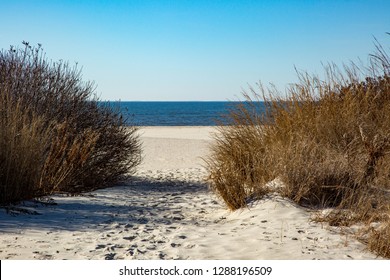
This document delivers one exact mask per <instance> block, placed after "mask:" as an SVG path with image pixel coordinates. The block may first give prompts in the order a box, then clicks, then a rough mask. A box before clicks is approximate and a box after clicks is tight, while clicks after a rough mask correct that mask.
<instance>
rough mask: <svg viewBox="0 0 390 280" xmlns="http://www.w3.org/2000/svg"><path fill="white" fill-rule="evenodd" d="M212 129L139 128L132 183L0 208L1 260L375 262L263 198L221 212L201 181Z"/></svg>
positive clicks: (357, 246) (354, 244)
mask: <svg viewBox="0 0 390 280" xmlns="http://www.w3.org/2000/svg"><path fill="white" fill-rule="evenodd" d="M213 131H214V128H211V127H146V128H143V129H142V131H141V134H142V136H141V139H142V141H143V143H144V145H143V149H144V154H145V157H144V162H143V164H142V165H141V166H140V169H139V171H138V172H137V174H136V176H137V177H136V178H135V180H134V181H133V182H132V183H129V184H128V185H126V186H118V187H114V188H110V189H104V190H98V191H95V192H92V193H89V194H86V195H85V196H79V197H66V196H54V197H53V198H54V199H55V202H56V203H57V205H51V206H44V205H41V204H37V203H34V202H26V203H25V204H24V208H25V209H28V210H30V211H35V212H36V213H37V214H39V215H31V214H16V213H14V214H15V215H11V214H12V213H8V214H7V213H6V211H5V209H0V259H375V258H376V256H375V255H373V254H371V253H369V252H367V251H365V247H364V245H363V244H361V243H359V242H358V241H356V240H355V239H354V238H353V237H351V236H348V235H340V234H338V233H337V232H338V230H337V229H333V228H330V227H328V226H326V225H322V224H318V223H313V222H311V221H310V216H311V214H312V213H310V212H309V211H308V210H306V209H303V208H300V207H298V206H296V205H294V204H293V203H291V202H290V201H288V200H285V199H282V198H280V197H278V196H276V195H271V196H269V197H268V198H267V199H263V200H261V201H259V202H257V203H256V204H254V205H251V206H250V207H248V208H247V209H243V210H239V211H236V212H229V211H228V210H227V209H226V208H225V206H224V205H223V204H222V203H221V202H220V201H219V200H218V199H217V198H216V197H215V196H214V195H213V194H212V193H211V192H210V191H209V190H208V188H207V186H206V185H205V184H204V179H205V176H206V172H205V169H204V167H203V166H202V164H203V161H202V160H201V157H204V156H206V155H207V153H208V145H209V144H210V143H211V138H210V132H213Z"/></svg>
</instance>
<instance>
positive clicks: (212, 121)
mask: <svg viewBox="0 0 390 280" xmlns="http://www.w3.org/2000/svg"><path fill="white" fill-rule="evenodd" d="M238 103H240V102H229V101H121V102H118V101H115V102H114V101H110V102H102V104H106V105H107V104H108V105H109V106H112V107H113V108H115V109H118V110H120V112H121V113H122V115H123V116H124V118H125V119H126V120H127V122H128V124H129V125H137V126H216V125H219V124H220V122H221V121H222V120H223V118H222V116H224V115H226V114H228V112H229V110H231V109H233V108H234V107H235V106H237V105H238ZM257 105H258V106H257V107H258V108H260V110H264V109H265V107H264V104H263V103H262V102H259V103H258V104H257ZM224 124H227V123H224Z"/></svg>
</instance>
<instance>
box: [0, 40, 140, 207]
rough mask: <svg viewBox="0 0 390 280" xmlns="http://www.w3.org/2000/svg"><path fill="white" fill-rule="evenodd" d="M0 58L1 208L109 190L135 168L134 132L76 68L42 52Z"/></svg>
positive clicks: (136, 147) (27, 51)
mask: <svg viewBox="0 0 390 280" xmlns="http://www.w3.org/2000/svg"><path fill="white" fill-rule="evenodd" d="M24 45H25V46H24V48H21V49H20V48H14V47H11V48H10V49H9V50H7V51H4V50H2V51H1V52H0V204H6V203H12V202H16V201H19V200H22V199H29V198H34V197H37V196H43V195H47V194H51V193H53V192H69V193H79V192H84V191H88V190H93V189H97V188H102V187H107V186H112V185H114V184H116V183H118V182H120V181H121V180H123V179H124V178H125V177H126V176H127V175H128V174H131V173H132V172H133V171H134V168H135V167H136V166H137V165H138V164H139V163H140V153H141V148H140V143H139V139H138V136H137V133H136V132H137V127H135V126H126V125H125V121H126V120H124V119H123V117H122V115H121V114H120V112H119V111H115V110H114V109H112V108H110V107H108V106H103V105H102V104H101V103H99V102H98V99H97V98H96V96H95V93H94V92H95V86H94V84H93V83H91V82H83V81H82V76H81V71H80V70H79V69H78V68H77V65H76V66H74V67H70V66H69V65H68V64H67V63H65V62H62V61H59V62H52V61H49V60H47V58H46V57H45V55H44V54H43V51H42V48H41V47H40V46H38V47H31V46H30V45H29V44H28V43H26V42H24Z"/></svg>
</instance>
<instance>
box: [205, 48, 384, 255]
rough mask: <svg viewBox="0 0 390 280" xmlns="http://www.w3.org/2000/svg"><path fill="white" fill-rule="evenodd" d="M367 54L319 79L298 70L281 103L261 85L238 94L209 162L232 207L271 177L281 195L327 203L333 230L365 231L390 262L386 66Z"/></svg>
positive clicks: (380, 55) (380, 57)
mask: <svg viewBox="0 0 390 280" xmlns="http://www.w3.org/2000/svg"><path fill="white" fill-rule="evenodd" d="M371 58H372V61H371V65H370V67H361V68H358V67H357V66H356V65H352V66H351V67H348V68H345V69H344V70H345V71H341V70H339V69H338V68H337V67H336V66H334V65H331V66H329V67H327V68H326V73H327V78H326V79H325V80H320V79H319V78H317V77H313V76H310V75H308V74H306V73H303V74H299V78H300V82H299V83H298V84H295V85H292V86H290V87H289V88H288V89H287V97H286V98H282V97H280V96H281V94H280V92H277V90H275V89H271V90H264V88H263V87H260V92H257V91H255V90H253V89H251V93H249V94H248V93H244V96H245V97H246V100H247V103H244V105H240V107H238V108H236V110H233V111H232V112H231V113H230V114H229V116H228V119H229V121H230V124H231V125H230V126H221V127H220V128H219V132H220V133H219V135H218V136H216V139H215V140H216V142H215V145H214V146H213V148H212V154H211V156H210V158H209V159H208V160H207V166H208V170H209V174H210V182H211V187H212V189H213V190H215V192H216V193H217V194H218V195H220V196H221V197H222V198H223V200H224V201H225V202H226V204H227V205H228V207H229V208H230V209H232V210H235V209H238V208H240V207H243V206H245V205H246V202H247V200H248V198H250V197H252V196H254V195H255V196H259V195H263V194H265V193H267V192H269V191H271V190H269V188H268V187H267V182H269V181H270V180H273V179H275V178H279V179H281V180H282V181H283V183H284V185H285V186H284V187H283V188H282V189H279V190H278V192H279V193H280V194H281V195H283V196H286V197H289V198H291V199H292V200H294V201H295V202H297V203H299V204H301V205H305V206H309V207H315V208H324V207H332V208H333V209H334V211H332V212H330V214H328V215H327V216H326V217H323V219H325V220H326V221H328V222H330V223H331V224H332V225H338V226H341V225H350V224H352V223H357V222H359V223H363V224H365V225H367V228H369V229H370V230H369V232H368V231H367V232H366V233H365V234H362V235H361V237H362V236H365V238H364V239H365V240H366V241H367V242H368V244H369V248H371V249H372V250H374V251H375V252H377V253H378V254H380V255H382V256H389V254H390V246H389V240H390V234H389V233H390V230H389V225H390V223H389V218H388V213H389V205H390V71H389V70H390V60H389V57H388V56H387V54H386V53H385V52H384V51H383V48H381V47H380V46H378V47H377V53H376V54H374V55H373V56H371ZM361 77H363V78H361ZM261 99H263V100H264V102H265V105H266V112H265V113H264V112H261V111H260V110H259V109H258V108H257V106H260V103H259V102H258V101H260V100H261ZM248 104H249V105H248ZM378 222H379V223H380V224H381V227H377V228H376V227H372V225H373V224H375V223H378Z"/></svg>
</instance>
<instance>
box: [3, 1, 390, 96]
mask: <svg viewBox="0 0 390 280" xmlns="http://www.w3.org/2000/svg"><path fill="white" fill-rule="evenodd" d="M389 15H390V1H389V0H383V1H379V0H371V1H370V0H367V1H359V0H356V1H345V0H344V1H343V0H337V1H331V0H329V1H325V0H324V1H314V0H313V1H303V0H302V1H282V0H280V1H265V0H264V1H260V0H259V1H246V0H241V1H238V0H237V1H233V0H231V1H228V0H226V1H203V0H191V1H187V0H177V1H174V0H171V1H163V0H160V1H153V0H140V1H136V0H134V1H131V0H128V1H120V0H117V1H115V0H112V1H109V0H107V1H98V0H95V1H92V0H90V1H87V0H85V1H82V0H80V1H40V0H35V1H30V0H26V1H19V0H8V1H6V0H0V27H1V31H0V49H8V48H9V46H10V45H14V46H22V44H21V42H22V41H23V40H25V41H28V42H30V43H31V44H33V45H36V44H38V43H41V44H42V45H43V48H44V50H45V52H46V55H47V57H48V58H50V59H53V60H59V59H63V60H65V61H69V62H70V63H71V64H72V63H75V62H78V64H79V65H80V66H82V67H83V69H82V73H83V78H84V79H85V80H92V81H95V82H96V84H97V91H96V92H97V94H98V95H99V96H100V98H101V99H102V100H119V99H121V100H122V101H125V100H147V101H149V100H237V98H239V97H240V95H241V94H240V93H241V91H242V89H246V88H248V85H255V84H256V83H257V82H258V81H261V82H262V83H263V84H265V85H267V84H268V83H270V82H271V83H274V84H275V85H276V86H277V87H278V88H279V89H281V90H283V89H284V88H285V86H286V85H287V84H288V83H291V82H296V80H297V78H296V74H295V70H294V67H296V68H297V69H299V70H307V71H308V72H309V73H317V74H320V73H322V66H321V63H326V62H335V63H337V64H341V63H343V62H346V63H348V61H350V60H354V61H355V60H356V59H357V58H361V59H362V60H363V61H364V60H366V59H367V56H368V54H369V53H371V52H372V51H373V50H374V47H373V37H374V36H375V37H376V38H377V39H378V40H379V41H380V42H381V43H382V44H383V45H384V46H385V47H386V49H388V47H390V36H388V35H386V34H385V32H390V16H389Z"/></svg>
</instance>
